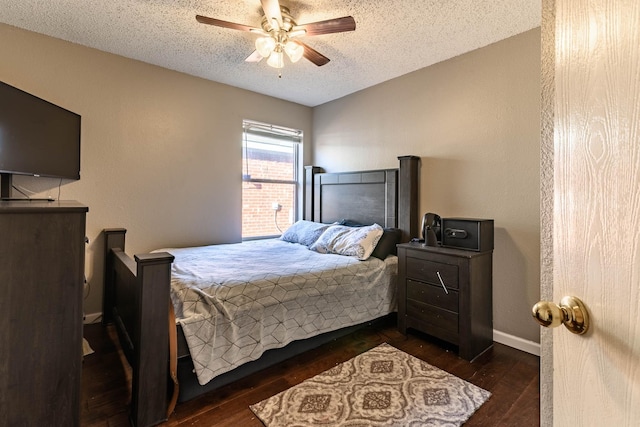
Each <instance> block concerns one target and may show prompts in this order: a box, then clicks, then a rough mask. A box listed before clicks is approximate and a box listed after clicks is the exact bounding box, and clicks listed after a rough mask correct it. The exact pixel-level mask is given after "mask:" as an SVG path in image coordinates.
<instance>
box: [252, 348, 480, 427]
mask: <svg viewBox="0 0 640 427" xmlns="http://www.w3.org/2000/svg"><path fill="white" fill-rule="evenodd" d="M490 395H491V393H489V392H488V391H486V390H483V389H481V388H479V387H477V386H475V385H473V384H471V383H468V382H467V381H464V380H462V379H460V378H458V377H456V376H454V375H451V374H449V373H447V372H445V371H443V370H441V369H438V368H436V367H434V366H431V365H429V364H428V363H426V362H423V361H422V360H420V359H417V358H415V357H413V356H411V355H409V354H407V353H404V352H402V351H400V350H398V349H396V348H394V347H392V346H390V345H389V344H386V343H385V344H381V345H379V346H378V347H375V348H373V349H371V350H369V351H367V352H366V353H363V354H361V355H359V356H356V357H354V358H353V359H351V360H349V361H347V362H344V363H342V364H340V365H337V366H336V367H335V368H332V369H330V370H328V371H325V372H323V373H321V374H319V375H316V376H315V377H313V378H310V379H308V380H306V381H304V382H302V383H300V384H298V385H296V386H294V387H292V388H290V389H288V390H285V391H283V392H282V393H279V394H277V395H275V396H273V397H270V398H268V399H265V400H263V401H262V402H259V403H256V404H255V405H251V406H250V408H251V410H252V411H253V412H254V413H255V414H256V415H257V416H258V418H260V420H262V422H263V423H264V424H265V425H266V426H267V427H285V426H286V427H294V426H295V427H298V426H325V427H327V426H349V427H356V426H357V427H364V426H367V427H371V426H447V427H449V426H460V425H462V424H463V423H464V422H465V421H466V420H468V419H469V417H470V416H471V415H472V414H473V413H474V412H475V411H476V410H477V409H478V408H479V407H480V405H482V404H483V403H484V402H485V401H486V400H487V399H488V398H489V396H490Z"/></svg>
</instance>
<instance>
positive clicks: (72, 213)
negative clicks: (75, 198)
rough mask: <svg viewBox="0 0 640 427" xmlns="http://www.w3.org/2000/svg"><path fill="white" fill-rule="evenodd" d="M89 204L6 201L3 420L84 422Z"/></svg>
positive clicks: (0, 370) (0, 234) (0, 278)
mask: <svg viewBox="0 0 640 427" xmlns="http://www.w3.org/2000/svg"><path fill="white" fill-rule="evenodd" d="M87 211H88V208H87V207H85V206H83V205H81V204H79V203H76V202H58V201H56V202H46V201H45V202H37V201H31V202H29V201H0V292H1V293H2V296H1V297H0V408H2V409H1V410H0V426H18V425H23V426H65V427H66V426H78V425H79V423H80V375H81V370H82V315H83V313H82V295H83V284H84V256H85V222H86V213H87Z"/></svg>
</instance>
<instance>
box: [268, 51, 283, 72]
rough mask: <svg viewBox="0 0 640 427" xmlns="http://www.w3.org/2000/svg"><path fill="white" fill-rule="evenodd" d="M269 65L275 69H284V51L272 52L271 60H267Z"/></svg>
mask: <svg viewBox="0 0 640 427" xmlns="http://www.w3.org/2000/svg"><path fill="white" fill-rule="evenodd" d="M267 64H269V65H270V66H272V67H273V68H282V67H284V55H283V53H282V50H278V49H276V50H274V51H273V52H271V55H270V56H269V59H267Z"/></svg>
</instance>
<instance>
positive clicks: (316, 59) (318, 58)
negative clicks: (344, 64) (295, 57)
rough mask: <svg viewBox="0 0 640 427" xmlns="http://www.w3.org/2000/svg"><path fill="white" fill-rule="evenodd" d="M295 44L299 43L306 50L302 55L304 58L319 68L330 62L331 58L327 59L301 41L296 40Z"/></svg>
mask: <svg viewBox="0 0 640 427" xmlns="http://www.w3.org/2000/svg"><path fill="white" fill-rule="evenodd" d="M294 43H298V44H299V45H300V46H302V47H303V48H304V53H303V54H302V56H304V57H305V58H307V59H308V60H309V61H311V62H313V63H314V64H316V65H317V66H318V67H322V66H323V65H325V64H326V63H327V62H329V61H330V59H329V58H327V57H326V56H324V55H323V54H321V53H320V52H318V51H317V50H315V49H313V48H312V47H309V46H307V45H306V44H304V43H302V42H301V41H299V40H296V41H295V42H294Z"/></svg>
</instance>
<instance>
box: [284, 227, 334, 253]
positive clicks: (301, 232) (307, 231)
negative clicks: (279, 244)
mask: <svg viewBox="0 0 640 427" xmlns="http://www.w3.org/2000/svg"><path fill="white" fill-rule="evenodd" d="M329 225H330V224H323V223H321V222H313V221H306V220H300V221H297V222H295V223H294V224H293V225H292V226H291V227H289V228H288V229H287V230H286V231H285V232H284V233H282V236H280V240H284V241H285V242H290V243H299V244H301V245H304V246H306V247H309V246H311V245H313V244H314V243H315V242H316V240H318V238H319V237H320V235H321V234H322V233H323V232H324V231H325V230H326V229H327V228H329Z"/></svg>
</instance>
